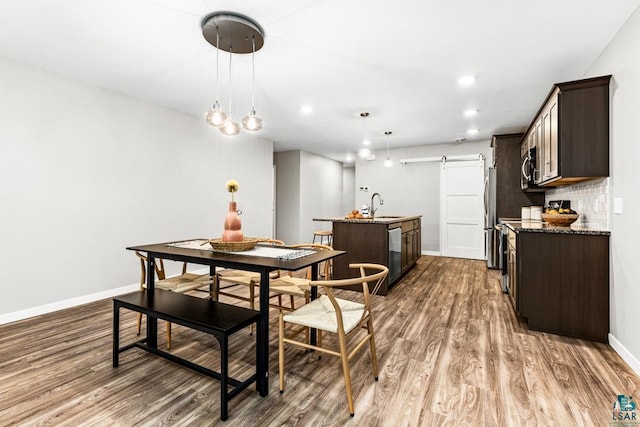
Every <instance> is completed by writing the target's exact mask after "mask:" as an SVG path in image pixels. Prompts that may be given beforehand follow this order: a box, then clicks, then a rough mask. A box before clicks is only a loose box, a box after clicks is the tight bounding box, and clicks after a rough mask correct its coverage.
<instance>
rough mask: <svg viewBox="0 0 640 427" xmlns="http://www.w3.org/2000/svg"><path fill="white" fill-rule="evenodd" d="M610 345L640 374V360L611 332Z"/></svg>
mask: <svg viewBox="0 0 640 427" xmlns="http://www.w3.org/2000/svg"><path fill="white" fill-rule="evenodd" d="M609 345H610V346H611V347H612V348H613V349H614V350H615V352H616V353H618V355H619V356H620V357H622V360H624V361H625V362H627V365H629V366H630V367H631V369H633V371H634V372H635V373H636V374H638V375H640V360H638V359H637V358H636V357H635V356H634V355H633V354H631V352H630V351H629V350H627V348H626V347H625V346H624V345H622V343H621V342H620V341H618V340H617V339H616V337H614V336H613V335H611V334H609Z"/></svg>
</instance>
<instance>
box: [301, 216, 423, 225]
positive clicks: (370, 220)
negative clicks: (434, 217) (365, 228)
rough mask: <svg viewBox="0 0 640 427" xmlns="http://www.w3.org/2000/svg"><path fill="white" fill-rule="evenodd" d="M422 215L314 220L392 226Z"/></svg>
mask: <svg viewBox="0 0 640 427" xmlns="http://www.w3.org/2000/svg"><path fill="white" fill-rule="evenodd" d="M421 217H422V215H408V216H404V215H380V216H376V217H374V218H362V219H355V218H353V219H351V218H345V217H329V218H313V220H314V221H327V222H348V223H354V224H392V223H394V222H403V221H411V220H413V219H419V218H421Z"/></svg>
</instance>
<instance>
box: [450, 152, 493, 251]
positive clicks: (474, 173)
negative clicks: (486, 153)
mask: <svg viewBox="0 0 640 427" xmlns="http://www.w3.org/2000/svg"><path fill="white" fill-rule="evenodd" d="M440 242H441V251H440V252H441V254H442V256H448V257H454V258H469V259H485V254H484V249H485V248H484V160H483V159H479V160H471V161H445V162H442V166H441V171H440Z"/></svg>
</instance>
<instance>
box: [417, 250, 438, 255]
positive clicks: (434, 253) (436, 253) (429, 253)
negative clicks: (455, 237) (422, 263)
mask: <svg viewBox="0 0 640 427" xmlns="http://www.w3.org/2000/svg"><path fill="white" fill-rule="evenodd" d="M421 254H422V255H430V256H440V251H422V252H421Z"/></svg>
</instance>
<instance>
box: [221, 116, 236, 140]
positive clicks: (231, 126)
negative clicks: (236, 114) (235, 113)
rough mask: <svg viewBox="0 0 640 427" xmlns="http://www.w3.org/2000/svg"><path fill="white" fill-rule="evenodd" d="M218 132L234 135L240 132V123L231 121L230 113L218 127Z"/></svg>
mask: <svg viewBox="0 0 640 427" xmlns="http://www.w3.org/2000/svg"><path fill="white" fill-rule="evenodd" d="M220 132H222V133H223V134H225V135H228V136H234V135H237V134H239V133H240V125H239V124H237V123H236V122H234V121H233V119H232V118H231V115H229V117H228V119H227V121H226V123H225V124H224V126H222V127H221V128H220Z"/></svg>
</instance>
